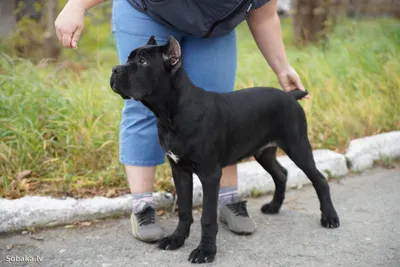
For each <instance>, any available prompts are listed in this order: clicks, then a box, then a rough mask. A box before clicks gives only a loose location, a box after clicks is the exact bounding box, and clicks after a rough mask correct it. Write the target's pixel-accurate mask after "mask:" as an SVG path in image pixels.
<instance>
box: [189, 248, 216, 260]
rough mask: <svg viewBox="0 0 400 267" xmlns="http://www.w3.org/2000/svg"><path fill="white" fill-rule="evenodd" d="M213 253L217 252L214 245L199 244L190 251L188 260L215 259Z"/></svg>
mask: <svg viewBox="0 0 400 267" xmlns="http://www.w3.org/2000/svg"><path fill="white" fill-rule="evenodd" d="M215 254H217V248H216V246H211V245H201V244H200V245H199V246H198V247H197V248H196V249H195V250H193V251H192V253H190V255H189V261H190V262H191V263H205V262H212V261H214V259H215Z"/></svg>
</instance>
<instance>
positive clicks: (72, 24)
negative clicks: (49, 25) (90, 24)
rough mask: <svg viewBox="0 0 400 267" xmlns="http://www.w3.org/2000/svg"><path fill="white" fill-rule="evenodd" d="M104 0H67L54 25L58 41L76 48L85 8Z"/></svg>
mask: <svg viewBox="0 0 400 267" xmlns="http://www.w3.org/2000/svg"><path fill="white" fill-rule="evenodd" d="M104 1H106V0H68V2H67V4H66V5H65V6H64V8H63V10H62V11H61V12H60V14H59V15H58V17H57V19H56V21H55V22H54V25H55V27H56V33H57V37H58V40H59V41H60V43H61V44H62V45H63V46H65V47H69V48H77V46H78V41H79V37H80V35H81V32H82V29H83V23H84V16H85V12H86V10H88V9H89V8H92V7H94V6H96V5H98V4H100V3H102V2H104Z"/></svg>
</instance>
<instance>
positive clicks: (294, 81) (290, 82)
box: [277, 66, 310, 98]
mask: <svg viewBox="0 0 400 267" xmlns="http://www.w3.org/2000/svg"><path fill="white" fill-rule="evenodd" d="M277 77H278V81H279V83H280V85H281V86H282V89H283V90H285V91H286V92H288V91H291V90H295V89H299V90H301V91H304V90H305V89H304V85H303V84H302V83H301V80H300V76H299V74H297V72H296V71H295V70H294V69H293V68H292V66H288V67H287V68H286V69H284V70H282V71H281V72H279V73H278V74H277ZM304 98H310V96H309V95H306V96H305V97H304Z"/></svg>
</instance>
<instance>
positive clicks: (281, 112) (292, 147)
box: [110, 36, 339, 263]
mask: <svg viewBox="0 0 400 267" xmlns="http://www.w3.org/2000/svg"><path fill="white" fill-rule="evenodd" d="M181 56H182V55H181V48H180V44H179V42H178V41H177V40H176V39H174V38H173V37H169V39H168V41H167V42H166V43H165V44H164V45H157V43H156V41H155V38H154V36H152V37H151V38H150V39H149V41H148V43H147V44H146V45H144V46H143V47H140V48H137V49H135V50H134V51H132V52H131V54H130V55H129V58H128V61H127V63H126V64H124V65H118V66H115V67H114V68H113V71H112V75H111V79H110V85H111V88H112V89H113V91H114V92H116V93H118V94H119V95H120V96H121V97H122V98H124V99H134V100H136V101H140V102H142V103H143V104H144V105H145V106H146V107H147V108H148V109H150V110H151V111H152V112H153V113H154V114H155V116H156V118H157V128H158V137H159V142H160V145H161V147H162V148H163V150H164V151H165V153H166V155H167V157H168V160H169V162H170V165H171V168H172V174H173V179H174V183H175V186H176V192H177V196H178V200H177V201H178V205H179V223H178V226H177V228H176V230H175V231H174V232H173V233H172V234H171V235H170V236H168V237H165V238H164V239H162V240H161V241H160V242H159V243H158V247H159V248H161V249H170V250H173V249H177V248H179V247H181V246H182V245H183V244H184V241H185V239H186V238H187V237H188V236H189V232H190V226H191V224H192V223H193V217H192V187H193V181H192V174H193V173H195V174H197V175H198V177H199V179H200V181H201V183H202V186H203V211H202V216H201V240H200V244H199V246H198V247H197V248H196V249H195V250H193V251H192V253H191V254H190V256H189V261H191V262H193V263H203V262H211V261H213V260H214V258H215V254H216V252H217V248H216V236H217V232H218V223H217V202H218V191H219V183H220V179H221V169H222V168H223V167H225V166H228V165H231V164H234V163H236V162H238V161H240V160H242V159H244V158H247V157H250V156H254V157H255V159H256V160H257V162H258V163H259V164H260V165H261V166H262V167H263V168H264V169H265V170H266V171H267V172H268V173H269V174H270V175H271V176H272V178H273V180H274V183H275V192H274V195H273V199H272V201H271V202H270V203H267V204H265V205H263V206H262V208H261V211H262V212H263V213H267V214H271V213H277V212H278V211H279V209H280V207H281V206H282V203H283V200H284V197H285V187H286V180H287V171H286V169H285V168H284V167H282V166H281V165H280V164H279V162H278V161H277V159H276V150H277V147H279V148H281V149H282V150H283V151H284V152H285V153H286V154H287V155H288V156H289V157H290V159H291V160H293V162H294V163H295V164H296V165H297V166H298V167H299V168H300V169H301V170H302V171H303V172H304V173H305V174H306V175H307V177H308V178H309V179H310V180H311V182H312V185H313V186H314V188H315V190H316V192H317V195H318V198H319V202H320V209H321V212H322V216H321V225H322V226H323V227H327V228H336V227H339V218H338V215H337V213H336V211H335V208H334V207H333V204H332V200H331V196H330V190H329V185H328V183H327V181H326V179H325V177H324V176H323V175H322V174H321V173H320V172H319V171H318V170H317V168H316V166H315V162H314V158H313V154H312V149H311V145H310V142H309V139H308V136H307V122H306V116H305V113H304V111H303V109H302V107H301V105H300V104H299V103H298V102H297V100H298V99H301V98H302V97H304V96H305V95H307V92H305V91H300V90H294V91H290V92H284V91H282V90H279V89H275V88H270V87H255V88H247V89H243V90H239V91H235V92H231V93H215V92H208V91H205V90H203V89H202V88H199V87H197V86H195V85H194V84H193V83H192V82H191V81H190V79H189V77H188V75H187V74H186V72H185V70H184V68H183V67H182V57H181ZM205 79H206V77H205Z"/></svg>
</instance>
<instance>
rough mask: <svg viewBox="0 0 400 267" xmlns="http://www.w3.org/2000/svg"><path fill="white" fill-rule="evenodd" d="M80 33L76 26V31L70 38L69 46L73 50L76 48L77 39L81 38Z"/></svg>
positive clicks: (79, 28) (80, 28) (80, 29)
mask: <svg viewBox="0 0 400 267" xmlns="http://www.w3.org/2000/svg"><path fill="white" fill-rule="evenodd" d="M81 32H82V27H81V26H78V28H77V29H76V31H75V32H74V34H73V36H72V42H71V46H72V47H73V48H77V47H78V41H79V38H80V36H81Z"/></svg>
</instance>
